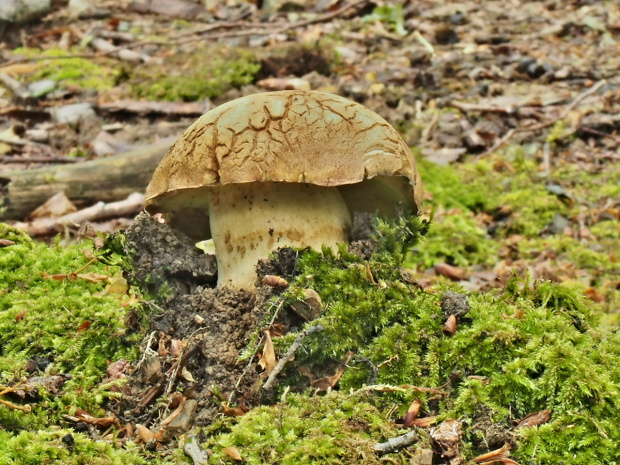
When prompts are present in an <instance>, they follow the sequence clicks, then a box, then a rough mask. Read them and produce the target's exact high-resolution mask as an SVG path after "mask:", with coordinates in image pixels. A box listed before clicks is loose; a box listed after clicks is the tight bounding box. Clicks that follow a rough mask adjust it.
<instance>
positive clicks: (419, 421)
mask: <svg viewBox="0 0 620 465" xmlns="http://www.w3.org/2000/svg"><path fill="white" fill-rule="evenodd" d="M436 419H437V417H436V416H432V417H424V418H416V419H415V420H413V421H412V422H411V426H417V427H418V428H428V427H429V426H431V425H432V424H433V423H434V422H435V420H436Z"/></svg>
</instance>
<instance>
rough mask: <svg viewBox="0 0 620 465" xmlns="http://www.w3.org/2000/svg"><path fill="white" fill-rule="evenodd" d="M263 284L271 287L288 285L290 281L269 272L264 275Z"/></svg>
mask: <svg viewBox="0 0 620 465" xmlns="http://www.w3.org/2000/svg"><path fill="white" fill-rule="evenodd" d="M263 284H266V285H267V286H271V287H286V286H288V281H287V280H286V279H284V278H281V277H280V276H274V275H272V274H268V275H265V277H263Z"/></svg>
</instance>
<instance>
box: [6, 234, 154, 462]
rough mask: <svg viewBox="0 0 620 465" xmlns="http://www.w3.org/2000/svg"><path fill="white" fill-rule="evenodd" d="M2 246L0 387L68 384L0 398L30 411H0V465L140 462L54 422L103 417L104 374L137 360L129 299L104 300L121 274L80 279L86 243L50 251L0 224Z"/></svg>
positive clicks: (97, 266)
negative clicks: (45, 380) (41, 381)
mask: <svg viewBox="0 0 620 465" xmlns="http://www.w3.org/2000/svg"><path fill="white" fill-rule="evenodd" d="M0 237H2V238H3V239H7V240H11V241H14V242H15V244H14V245H10V246H8V247H4V248H2V249H0V384H1V385H3V386H5V387H6V386H14V385H15V384H17V383H18V382H19V380H20V379H21V378H22V377H31V376H39V377H46V376H51V375H57V374H66V375H68V376H67V377H66V378H68V380H67V381H66V383H65V384H64V386H62V388H61V389H60V391H61V393H60V394H52V393H50V392H48V391H47V390H46V389H41V390H40V391H39V392H32V393H31V395H29V396H27V397H26V399H23V400H22V399H20V398H19V397H17V396H15V397H8V396H4V397H2V399H4V400H10V401H11V402H14V403H18V404H29V405H30V406H31V412H30V413H24V412H22V411H20V410H16V409H12V408H9V407H7V406H5V405H0V464H53V463H63V464H85V463H92V464H102V465H103V464H114V463H128V464H138V463H146V462H145V460H144V459H143V458H142V457H140V456H139V455H137V454H135V453H134V452H133V451H132V449H128V450H122V449H118V450H117V449H115V448H113V447H112V446H111V444H109V443H106V442H103V441H93V440H92V439H90V438H88V437H87V435H84V434H81V433H76V431H75V430H71V429H66V428H68V427H69V424H68V423H67V422H64V421H63V420H62V415H63V414H70V415H71V414H74V412H75V411H76V409H78V408H79V409H83V410H85V411H87V412H89V413H90V414H91V415H94V416H103V415H104V414H105V410H104V409H103V408H102V407H103V404H104V402H105V400H107V399H109V398H112V397H114V396H118V395H119V394H118V393H115V392H113V390H111V389H110V385H107V386H106V385H101V384H100V383H101V381H102V379H103V377H104V375H105V370H106V368H107V366H108V365H109V363H111V362H115V361H117V360H120V359H122V358H126V359H130V360H131V359H134V358H135V357H136V356H137V355H138V349H137V346H138V344H139V340H140V338H139V335H137V334H134V335H130V334H127V332H126V329H125V327H124V324H123V316H124V314H125V313H126V311H127V308H126V307H124V306H123V302H124V301H126V300H127V296H121V295H118V294H115V293H107V292H106V287H107V286H108V285H109V284H110V283H111V282H113V281H115V280H116V279H117V278H119V277H120V269H119V268H118V267H109V266H106V265H103V264H101V263H96V262H95V263H93V264H91V265H89V266H88V267H87V268H85V269H84V270H82V271H81V272H80V269H81V268H82V267H84V266H85V265H87V264H88V263H89V259H88V258H87V254H88V253H89V250H91V249H92V247H91V246H90V245H89V244H77V245H72V246H65V245H60V244H59V243H57V244H55V245H51V246H48V245H46V244H42V243H39V242H35V241H33V240H31V239H30V238H28V237H26V236H25V235H24V234H22V233H19V232H17V231H15V230H12V229H10V228H9V227H7V226H5V225H0ZM85 252H86V253H85ZM76 272H79V273H81V274H84V275H88V278H82V277H78V276H76V275H71V273H76ZM93 281H94V282H93ZM61 426H62V427H63V428H65V429H63V428H61ZM68 435H70V436H71V437H72V439H71V440H68V439H65V440H64V441H63V438H65V437H67V436H68Z"/></svg>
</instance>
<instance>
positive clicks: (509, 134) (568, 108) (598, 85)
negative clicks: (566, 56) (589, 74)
mask: <svg viewBox="0 0 620 465" xmlns="http://www.w3.org/2000/svg"><path fill="white" fill-rule="evenodd" d="M606 83H607V80H606V79H601V80H600V81H598V82H597V83H596V84H594V85H593V86H592V87H590V88H589V89H587V90H585V91H584V92H582V93H581V94H579V95H578V96H577V97H575V99H574V100H573V101H572V102H571V103H570V104H569V105H567V106H566V107H565V108H564V110H563V111H562V113H560V115H559V116H558V117H557V118H553V119H551V120H549V121H546V122H544V123H540V124H535V125H533V126H526V127H523V128H513V129H510V130H509V131H508V132H507V133H506V134H504V136H503V137H502V138H501V139H499V140H498V141H497V142H496V143H495V144H493V147H491V148H490V149H489V150H487V151H485V152H483V153H481V154H480V155H478V156H477V157H476V158H475V159H476V160H479V159H481V158H483V157H486V156H488V155H490V154H492V153H493V152H495V151H496V150H498V149H499V148H500V147H501V146H503V145H504V144H506V143H507V142H508V141H509V140H510V139H511V138H512V136H513V135H514V134H515V133H517V132H530V131H538V130H539V129H545V128H548V127H549V126H553V125H554V124H555V123H556V122H557V121H559V120H561V119H564V118H566V117H567V116H568V114H569V113H570V112H571V110H573V109H574V108H575V107H576V106H577V105H579V103H580V102H581V101H582V100H583V99H585V98H586V97H588V96H589V95H592V94H594V93H595V92H597V91H598V90H599V89H600V88H601V87H603V86H604V85H605V84H606ZM457 108H458V107H457Z"/></svg>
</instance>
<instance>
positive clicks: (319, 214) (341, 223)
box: [209, 182, 351, 289]
mask: <svg viewBox="0 0 620 465" xmlns="http://www.w3.org/2000/svg"><path fill="white" fill-rule="evenodd" d="M209 216H210V223H211V234H212V237H213V242H214V243H215V253H216V257H217V266H218V287H222V286H225V287H231V288H235V289H253V288H254V287H255V285H256V264H257V263H258V261H259V260H261V259H265V258H267V257H268V256H269V254H270V253H271V252H273V251H275V250H277V249H278V248H280V247H299V248H303V247H312V248H313V249H316V250H320V249H321V246H323V245H326V246H329V247H332V248H334V249H335V247H336V245H337V244H338V243H343V242H348V236H349V230H350V228H351V216H350V214H349V211H348V209H347V206H346V204H345V202H344V200H343V199H342V196H341V195H340V193H339V192H338V189H337V188H335V187H319V186H315V185H311V184H297V183H277V182H261V183H245V184H228V185H224V186H220V187H217V188H214V189H212V190H211V192H210V193H209Z"/></svg>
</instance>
